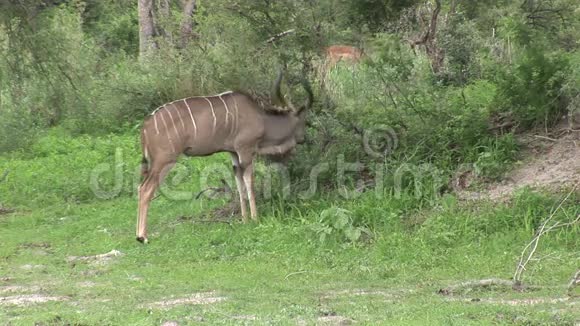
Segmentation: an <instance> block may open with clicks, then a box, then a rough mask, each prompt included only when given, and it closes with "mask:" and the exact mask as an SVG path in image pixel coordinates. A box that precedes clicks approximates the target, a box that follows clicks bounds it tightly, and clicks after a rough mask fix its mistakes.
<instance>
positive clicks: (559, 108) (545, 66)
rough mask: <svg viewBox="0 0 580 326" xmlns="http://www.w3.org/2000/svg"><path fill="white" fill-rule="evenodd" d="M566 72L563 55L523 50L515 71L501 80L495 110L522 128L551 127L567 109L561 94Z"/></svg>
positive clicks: (565, 60)
mask: <svg viewBox="0 0 580 326" xmlns="http://www.w3.org/2000/svg"><path fill="white" fill-rule="evenodd" d="M568 70H569V63H568V60H567V58H566V56H564V55H563V54H561V53H555V54H549V53H546V52H544V51H543V50H542V49H538V48H534V47H531V48H528V49H526V50H525V51H524V53H523V55H522V57H521V58H520V59H519V61H518V62H517V64H516V66H515V68H514V69H513V70H509V71H506V73H505V75H504V76H503V78H502V79H501V81H500V89H501V95H500V96H499V97H498V99H497V101H498V103H497V107H498V108H499V109H500V110H503V111H508V112H511V113H512V114H513V115H514V118H515V120H516V121H518V123H519V124H521V127H523V128H529V127H532V126H536V125H546V126H550V125H553V124H554V123H556V122H557V121H558V119H559V118H560V117H561V116H562V114H563V113H564V110H565V109H566V108H565V107H564V106H563V105H562V98H561V96H562V94H561V93H562V91H561V90H562V86H563V83H564V80H565V78H566V76H567V75H568Z"/></svg>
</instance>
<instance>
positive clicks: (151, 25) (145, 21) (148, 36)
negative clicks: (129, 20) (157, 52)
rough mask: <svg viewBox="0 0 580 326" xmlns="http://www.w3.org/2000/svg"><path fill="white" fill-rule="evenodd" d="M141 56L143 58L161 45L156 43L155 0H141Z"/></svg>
mask: <svg viewBox="0 0 580 326" xmlns="http://www.w3.org/2000/svg"><path fill="white" fill-rule="evenodd" d="M138 11H139V56H140V57H141V58H142V57H144V56H145V55H146V54H147V53H148V52H150V51H151V50H153V49H158V48H159V45H158V44H157V42H156V41H155V39H154V38H155V36H156V35H155V22H154V20H153V0H139V4H138Z"/></svg>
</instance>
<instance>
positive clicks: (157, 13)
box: [138, 0, 197, 57]
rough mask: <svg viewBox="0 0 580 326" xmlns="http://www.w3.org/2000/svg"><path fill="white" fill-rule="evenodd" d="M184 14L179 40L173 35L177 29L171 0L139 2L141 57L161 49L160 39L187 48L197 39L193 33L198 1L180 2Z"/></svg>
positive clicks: (140, 0)
mask: <svg viewBox="0 0 580 326" xmlns="http://www.w3.org/2000/svg"><path fill="white" fill-rule="evenodd" d="M180 4H181V8H179V10H181V11H182V12H183V16H182V20H181V24H180V26H179V40H176V39H174V37H173V35H174V32H175V31H176V29H177V25H176V24H174V22H175V19H174V17H173V15H172V10H171V9H172V8H171V7H172V6H171V5H172V2H171V1H169V0H157V1H154V0H139V4H138V11H139V55H140V57H143V56H144V55H146V54H147V53H148V52H150V51H151V50H155V49H158V48H159V43H158V39H156V38H161V39H163V40H164V41H165V42H166V43H167V44H170V45H172V46H176V47H181V48H183V47H185V46H187V44H188V43H189V42H190V41H191V40H192V39H195V38H197V34H196V33H195V32H194V31H193V28H194V26H195V21H194V19H193V15H194V14H195V12H196V9H197V1H196V0H184V1H180Z"/></svg>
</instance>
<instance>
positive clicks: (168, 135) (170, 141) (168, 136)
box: [161, 114, 175, 153]
mask: <svg viewBox="0 0 580 326" xmlns="http://www.w3.org/2000/svg"><path fill="white" fill-rule="evenodd" d="M161 120H163V124H164V125H165V131H166V132H167V138H169V144H170V145H171V149H173V152H174V153H175V146H173V140H171V135H170V134H169V128H167V123H166V122H165V118H164V117H163V114H161Z"/></svg>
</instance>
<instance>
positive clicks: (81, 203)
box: [0, 136, 580, 325]
mask: <svg viewBox="0 0 580 326" xmlns="http://www.w3.org/2000/svg"><path fill="white" fill-rule="evenodd" d="M56 138H58V137H55V139H56ZM113 144H115V145H114V146H113ZM119 144H121V145H119ZM60 145H61V146H60V147H59V146H56V145H54V140H50V139H49V140H47V141H46V143H45V144H42V143H41V144H40V145H38V146H39V147H37V151H38V152H41V153H42V152H43V151H44V152H46V153H47V154H46V155H44V156H42V155H36V156H35V157H30V156H28V154H26V153H21V154H17V155H13V156H11V157H4V158H1V159H0V171H3V170H5V169H9V170H10V174H9V178H7V180H6V181H5V182H3V183H2V184H0V194H1V195H2V197H0V203H1V204H3V205H4V206H10V207H14V208H16V212H15V213H12V214H5V215H0V324H2V325H33V324H38V325H69V324H70V325H107V324H109V325H160V324H162V323H163V322H166V321H176V322H178V323H179V325H188V324H198V323H205V324H236V325H237V324H250V325H252V324H282V325H284V324H288V325H295V324H305V325H309V324H324V323H326V324H341V323H342V324H347V323H348V322H349V321H352V322H358V323H361V324H373V325H375V324H385V325H392V324H400V325H413V324H417V325H425V324H430V325H431V324H433V325H437V324H443V325H450V324H452V325H471V324H474V325H475V324H485V325H488V324H498V325H503V324H521V325H535V324H538V325H539V324H554V325H566V324H568V325H574V324H575V323H578V322H579V321H580V309H579V307H580V301H578V299H573V298H567V297H566V296H565V285H566V283H567V281H568V280H569V278H570V277H571V276H572V273H573V272H574V271H575V270H576V269H577V268H578V265H579V262H580V252H579V250H578V248H580V237H579V235H580V230H579V229H578V228H577V227H576V228H575V229H567V230H562V231H559V232H556V233H553V234H550V235H548V236H546V237H545V239H543V241H542V242H541V245H540V248H539V250H538V253H537V257H538V258H541V260H540V261H534V262H532V263H531V264H530V266H529V268H528V270H527V271H526V275H525V280H526V281H527V282H528V283H529V284H532V285H536V286H538V288H537V289H534V290H529V291H526V292H523V293H519V292H514V291H511V290H509V289H503V288H493V289H485V290H481V289H480V290H477V289H474V290H471V291H469V290H466V291H465V292H464V293H459V294H457V295H453V296H442V295H440V294H438V293H437V291H438V290H439V289H441V288H444V287H446V286H449V285H451V284H456V283H458V282H461V281H465V280H471V279H482V278H488V277H499V278H505V279H509V278H510V277H511V275H512V273H513V270H514V265H515V262H516V259H517V256H518V255H519V253H520V252H521V250H522V248H523V246H524V245H525V244H526V243H527V242H528V241H529V240H530V238H531V235H532V234H533V230H534V228H535V227H536V226H537V225H538V223H539V222H540V221H541V220H542V219H543V218H544V217H545V216H547V214H549V212H550V209H551V208H552V207H554V205H555V204H556V203H557V200H558V197H557V196H555V197H551V196H547V195H541V194H535V193H524V194H521V195H519V196H517V197H516V199H515V200H514V201H512V202H510V203H509V204H505V205H497V204H494V203H477V205H473V204H470V205H467V204H460V203H458V202H457V201H456V200H455V199H454V198H453V197H445V198H443V199H442V200H441V202H440V203H436V204H433V205H431V206H430V207H429V208H422V209H418V208H417V206H416V205H412V204H409V203H408V202H406V201H405V198H401V199H396V198H391V197H389V196H384V197H379V198H377V197H375V196H370V195H363V196H362V197H361V198H359V199H357V200H349V201H346V200H340V199H338V198H333V197H331V196H329V197H328V198H319V197H317V198H314V199H312V200H309V201H307V202H300V201H298V200H294V201H293V202H292V203H287V204H275V203H273V202H264V203H263V204H262V205H261V207H260V209H261V211H262V212H263V217H262V221H261V222H260V223H259V224H255V223H250V224H247V225H244V224H241V223H239V222H233V223H219V222H215V223H208V222H205V221H204V222H202V221H201V219H202V217H201V215H200V214H201V212H203V211H207V210H209V209H211V207H215V206H220V205H222V202H220V201H210V200H208V199H202V200H198V201H195V200H181V201H176V200H169V199H168V198H166V197H164V196H162V197H160V198H158V199H157V200H155V201H154V202H153V204H152V209H151V211H150V223H149V225H150V228H149V230H150V239H151V243H150V244H149V245H141V244H139V243H137V242H136V241H135V240H134V227H135V216H136V200H135V198H134V195H133V193H132V190H131V189H132V185H131V184H130V181H127V180H125V181H124V182H123V185H124V186H123V188H122V190H121V191H120V193H119V195H118V196H116V197H115V198H113V199H108V200H102V199H95V198H94V196H93V198H91V195H90V191H89V190H87V189H88V188H89V186H87V185H88V184H89V183H90V181H89V180H90V178H91V170H92V169H94V168H95V166H97V165H98V164H100V163H109V164H111V166H116V165H122V166H123V168H122V170H123V171H124V172H123V173H125V174H126V175H128V176H131V175H132V171H134V170H135V167H136V165H137V164H136V163H137V162H138V159H137V158H138V157H139V155H138V154H137V149H136V146H135V140H134V139H133V138H132V137H128V136H127V137H124V136H114V137H113V136H112V138H111V137H104V138H101V139H96V140H95V139H92V140H91V139H84V140H83V139H81V140H79V139H68V140H65V141H64V144H63V143H61V144H60ZM63 146H64V147H65V148H69V149H73V148H74V149H75V150H76V152H75V151H73V150H70V153H74V154H68V153H69V152H68V151H66V150H63V152H62V153H52V152H51V150H50V149H51V148H61V147H63ZM117 146H121V149H122V154H123V155H124V156H125V157H129V158H131V159H132V161H131V160H127V162H129V163H126V164H124V165H123V164H117V163H115V162H114V159H113V158H112V157H114V153H115V152H116V150H115V149H116V148H117ZM79 153H80V154H82V155H79ZM222 159H227V158H220V157H217V158H209V159H205V160H202V159H196V160H192V162H188V163H186V164H188V165H187V166H189V167H191V170H190V171H194V172H192V174H193V175H195V174H196V172H195V171H197V170H196V168H199V167H201V166H203V165H204V164H209V163H210V162H216V161H220V160H222ZM51 182H52V183H51ZM176 187H177V188H179V189H187V188H188V187H191V188H192V189H193V190H198V189H196V185H195V184H194V183H193V182H191V183H188V182H182V183H180V184H179V185H178V186H176ZM576 199H577V198H576ZM576 199H575V200H571V201H568V202H567V204H566V205H564V206H565V207H564V209H563V210H562V211H561V214H559V215H558V216H557V218H563V219H564V218H566V216H576V215H577V214H578V213H580V206H579V205H578V204H577V203H578V201H577V200H576ZM330 207H340V208H343V209H346V210H347V212H348V214H350V216H351V217H350V220H349V222H348V223H349V225H351V224H352V226H353V227H357V228H358V227H360V228H361V230H362V227H366V228H367V229H368V234H366V233H365V235H364V236H362V237H361V238H360V240H359V241H356V242H354V243H353V242H351V241H349V240H348V237H347V236H345V232H344V229H341V228H339V227H335V226H333V224H332V223H331V224H324V223H326V222H325V220H324V219H322V218H321V215H320V213H321V211H324V210H325V209H328V208H330ZM564 213H565V214H564ZM183 216H185V218H184V217H183ZM324 226H325V227H327V228H330V233H329V234H328V235H327V236H326V238H325V239H324V241H321V237H320V235H321V230H322V229H323V228H322V227H324ZM365 230H366V229H365ZM113 249H114V250H118V251H120V252H121V255H118V256H112V257H109V258H108V259H104V258H100V259H99V258H87V259H82V258H80V259H79V258H77V259H75V258H74V257H79V256H92V255H97V254H104V253H107V252H110V251H111V250H113ZM32 295H36V296H34V297H33V296H32ZM32 298H37V299H41V298H44V299H47V298H48V299H53V300H54V301H49V302H36V303H30V302H28V303H27V302H24V301H26V300H32ZM16 299H20V300H21V302H20V304H15V302H14V301H15V300H16ZM180 299H183V300H181V301H179V300H180Z"/></svg>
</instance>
